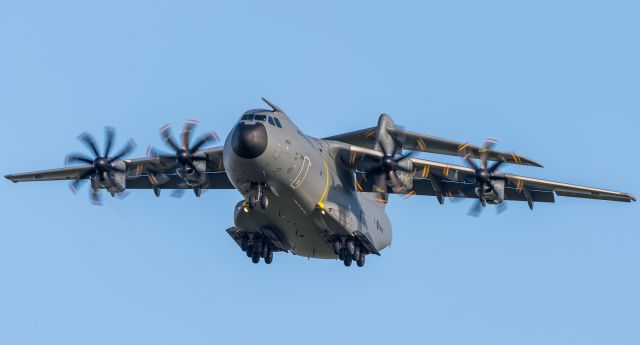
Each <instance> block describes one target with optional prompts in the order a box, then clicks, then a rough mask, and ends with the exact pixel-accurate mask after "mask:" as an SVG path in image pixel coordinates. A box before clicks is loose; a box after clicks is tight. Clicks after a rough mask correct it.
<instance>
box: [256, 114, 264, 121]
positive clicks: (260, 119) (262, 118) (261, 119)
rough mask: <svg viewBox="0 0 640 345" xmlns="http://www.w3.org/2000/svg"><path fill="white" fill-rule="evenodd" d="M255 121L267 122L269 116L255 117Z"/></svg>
mask: <svg viewBox="0 0 640 345" xmlns="http://www.w3.org/2000/svg"><path fill="white" fill-rule="evenodd" d="M255 120H256V121H267V115H256V116H255Z"/></svg>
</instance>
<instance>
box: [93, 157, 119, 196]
mask: <svg viewBox="0 0 640 345" xmlns="http://www.w3.org/2000/svg"><path fill="white" fill-rule="evenodd" d="M111 166H112V167H113V168H115V169H118V170H121V171H116V170H111V171H109V172H104V173H103V174H110V176H111V178H110V179H108V178H107V177H106V176H104V175H96V176H95V177H93V178H92V179H91V186H92V187H93V188H94V189H99V188H104V189H106V190H107V191H108V192H109V193H111V194H114V193H120V192H123V191H124V190H125V189H126V188H127V164H126V163H125V162H124V161H123V160H122V159H117V160H115V161H113V162H111Z"/></svg>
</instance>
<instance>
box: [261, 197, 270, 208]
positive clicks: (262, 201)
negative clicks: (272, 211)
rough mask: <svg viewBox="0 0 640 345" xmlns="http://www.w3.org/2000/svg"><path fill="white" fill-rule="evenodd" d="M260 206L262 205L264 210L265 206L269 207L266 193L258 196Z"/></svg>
mask: <svg viewBox="0 0 640 345" xmlns="http://www.w3.org/2000/svg"><path fill="white" fill-rule="evenodd" d="M260 207H262V209H263V210H266V209H267V208H269V196H268V195H266V194H262V195H261V196H260Z"/></svg>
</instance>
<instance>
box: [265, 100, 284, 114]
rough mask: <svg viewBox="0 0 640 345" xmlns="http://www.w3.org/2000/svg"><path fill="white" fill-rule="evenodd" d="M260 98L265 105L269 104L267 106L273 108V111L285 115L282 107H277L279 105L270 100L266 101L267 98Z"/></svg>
mask: <svg viewBox="0 0 640 345" xmlns="http://www.w3.org/2000/svg"><path fill="white" fill-rule="evenodd" d="M260 98H262V100H263V101H264V102H265V103H267V104H268V105H269V106H270V107H271V109H273V111H278V112H281V113H283V114H284V111H283V110H282V109H280V107H279V106H277V105H275V104H273V102H271V101H270V100H268V99H266V98H264V97H260Z"/></svg>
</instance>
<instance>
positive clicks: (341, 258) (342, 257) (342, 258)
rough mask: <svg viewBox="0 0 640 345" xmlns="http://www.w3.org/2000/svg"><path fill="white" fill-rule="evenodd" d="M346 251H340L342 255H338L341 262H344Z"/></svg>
mask: <svg viewBox="0 0 640 345" xmlns="http://www.w3.org/2000/svg"><path fill="white" fill-rule="evenodd" d="M344 251H345V250H344V249H342V250H340V253H338V259H340V261H343V260H344Z"/></svg>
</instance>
